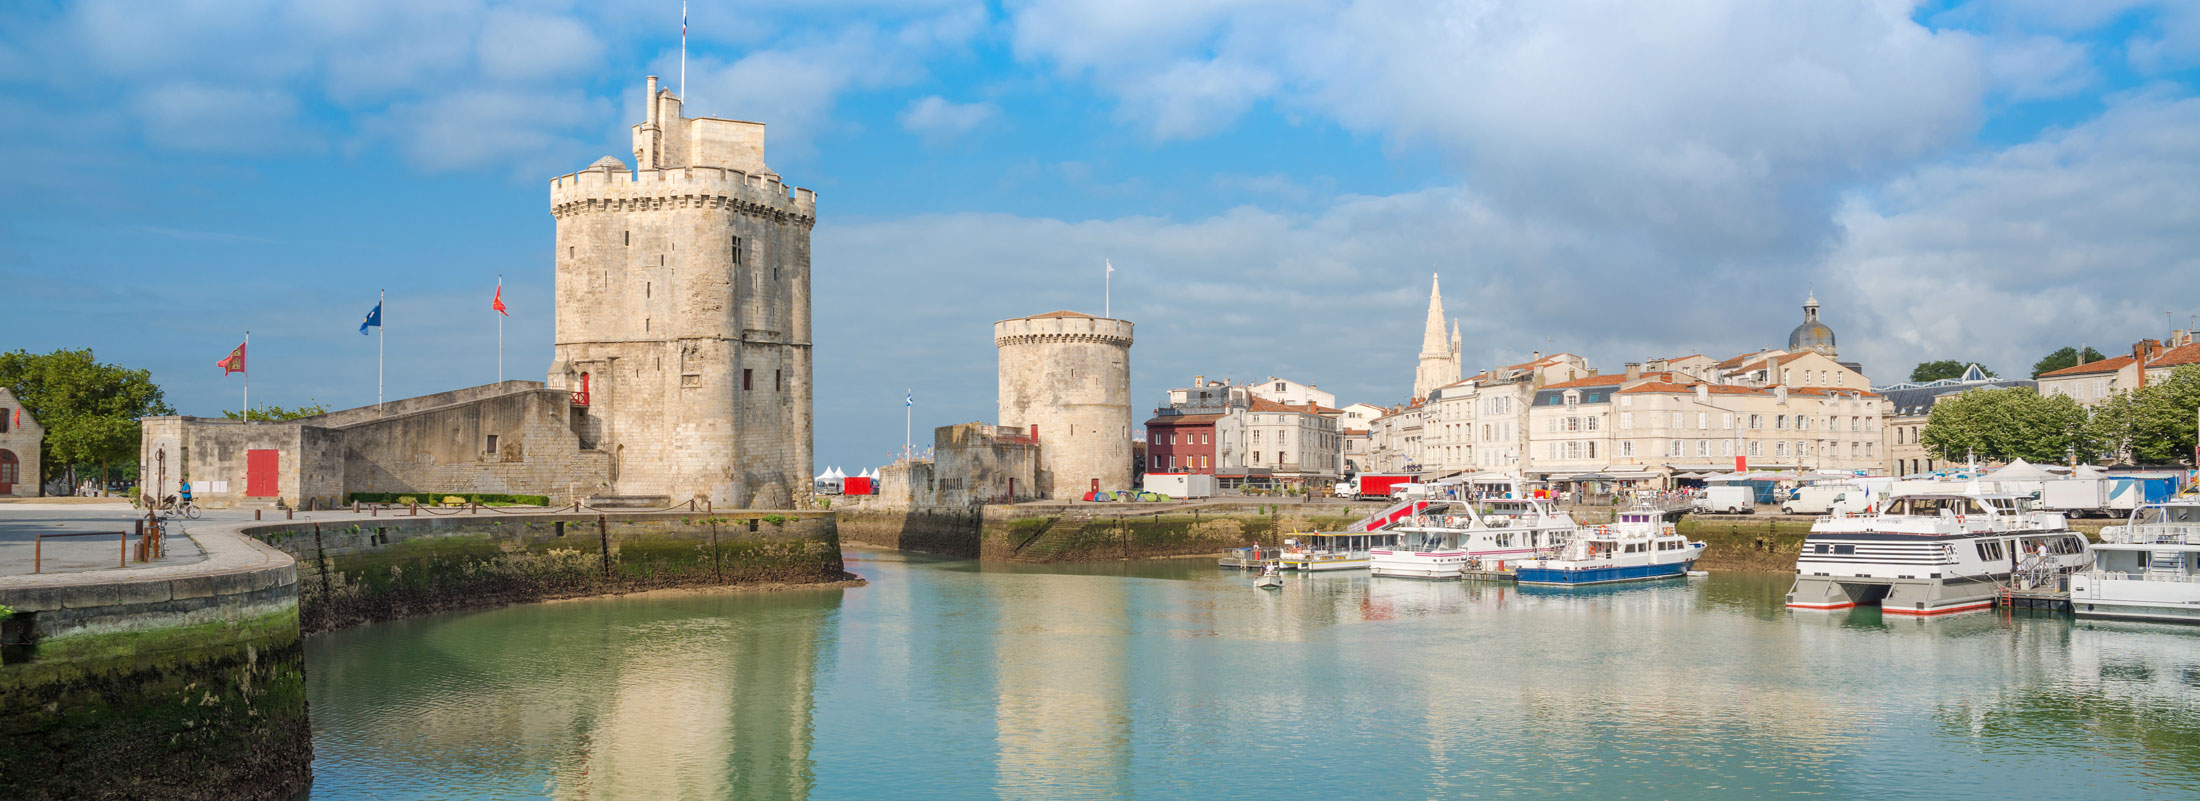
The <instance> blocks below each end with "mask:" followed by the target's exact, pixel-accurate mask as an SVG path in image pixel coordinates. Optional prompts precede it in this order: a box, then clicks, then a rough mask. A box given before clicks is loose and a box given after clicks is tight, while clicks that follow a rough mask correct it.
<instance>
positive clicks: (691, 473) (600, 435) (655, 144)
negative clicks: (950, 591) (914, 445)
mask: <svg viewBox="0 0 2200 801" xmlns="http://www.w3.org/2000/svg"><path fill="white" fill-rule="evenodd" d="M634 158H635V164H636V169H632V170H629V169H628V168H627V166H626V164H625V163H624V162H622V161H620V160H619V159H617V158H614V157H611V156H605V157H604V158H603V159H601V160H599V161H597V162H596V163H595V164H594V165H592V166H590V167H589V168H588V169H586V170H583V171H581V172H578V173H574V174H572V175H567V176H563V177H560V178H558V179H556V180H554V181H552V182H551V185H550V210H551V216H552V217H554V218H556V219H557V256H556V258H557V346H556V354H555V356H554V358H553V360H552V362H551V365H550V375H549V383H550V385H551V386H553V387H560V388H564V389H566V390H568V391H570V392H572V393H573V402H572V415H573V417H572V423H573V427H574V430H575V431H577V432H579V433H580V436H581V441H582V446H583V447H586V448H595V449H598V450H602V451H606V452H608V453H610V454H611V457H612V459H611V464H612V467H611V484H612V494H616V495H631V496H664V497H665V498H666V499H667V500H669V501H671V502H673V503H678V502H682V501H686V500H689V499H708V500H710V501H711V502H713V503H714V504H716V505H719V506H724V507H733V508H788V507H792V506H795V505H798V504H800V503H802V502H803V501H805V500H806V499H807V497H808V496H809V492H810V464H811V420H812V417H811V397H812V396H811V384H810V364H811V355H810V228H811V227H812V225H814V224H815V222H816V219H817V203H816V196H815V195H814V194H812V193H811V192H810V190H807V189H790V188H789V187H787V186H785V185H784V184H782V183H780V180H779V175H778V174H777V173H774V172H772V170H771V168H770V167H768V166H765V164H764V125H763V123H756V122H742V121H738V120H725V119H718V118H714V117H699V118H688V117H686V116H683V115H682V113H681V107H680V98H679V97H678V96H676V95H674V94H673V93H672V92H671V91H670V90H665V89H660V88H658V86H657V78H656V76H650V78H649V107H648V112H647V116H646V118H645V119H644V120H643V122H642V123H641V124H639V125H636V126H634Z"/></svg>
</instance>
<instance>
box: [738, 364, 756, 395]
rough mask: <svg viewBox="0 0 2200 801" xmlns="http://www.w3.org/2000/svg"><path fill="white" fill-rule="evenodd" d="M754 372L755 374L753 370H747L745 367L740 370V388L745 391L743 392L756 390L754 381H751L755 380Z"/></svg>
mask: <svg viewBox="0 0 2200 801" xmlns="http://www.w3.org/2000/svg"><path fill="white" fill-rule="evenodd" d="M755 372H756V371H754V370H750V369H749V368H746V367H743V368H741V388H742V389H745V390H746V389H755V388H756V385H755V381H754V380H753V379H754V378H755Z"/></svg>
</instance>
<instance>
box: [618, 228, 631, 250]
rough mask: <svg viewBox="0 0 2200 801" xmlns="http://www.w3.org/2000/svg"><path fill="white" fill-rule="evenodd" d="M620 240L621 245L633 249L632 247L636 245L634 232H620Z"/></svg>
mask: <svg viewBox="0 0 2200 801" xmlns="http://www.w3.org/2000/svg"><path fill="white" fill-rule="evenodd" d="M619 240H620V241H619V244H621V245H626V246H629V247H632V246H633V244H634V232H633V231H620V232H619Z"/></svg>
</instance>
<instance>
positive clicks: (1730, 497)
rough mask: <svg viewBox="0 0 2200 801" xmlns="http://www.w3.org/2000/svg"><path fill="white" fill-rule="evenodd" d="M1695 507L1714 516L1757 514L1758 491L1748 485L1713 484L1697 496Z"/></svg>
mask: <svg viewBox="0 0 2200 801" xmlns="http://www.w3.org/2000/svg"><path fill="white" fill-rule="evenodd" d="M1695 507H1696V511H1699V512H1709V513H1713V514H1729V515H1731V514H1743V515H1749V514H1756V513H1757V490H1756V488H1754V487H1751V486H1749V485H1748V484H1712V485H1710V486H1708V487H1704V488H1703V494H1702V495H1699V496H1696V503H1695Z"/></svg>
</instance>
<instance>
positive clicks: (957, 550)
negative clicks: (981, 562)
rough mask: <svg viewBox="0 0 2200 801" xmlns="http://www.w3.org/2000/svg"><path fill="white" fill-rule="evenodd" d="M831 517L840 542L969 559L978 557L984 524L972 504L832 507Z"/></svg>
mask: <svg viewBox="0 0 2200 801" xmlns="http://www.w3.org/2000/svg"><path fill="white" fill-rule="evenodd" d="M833 517H834V518H836V519H837V520H838V522H839V526H840V538H841V541H843V542H852V543H855V544H858V545H868V546H871V547H874V548H892V549H894V550H897V551H918V552H922V553H936V554H940V555H943V556H961V557H970V558H975V557H977V556H978V532H979V530H980V529H981V528H982V527H983V524H984V520H983V517H982V515H981V513H980V511H979V510H978V509H977V508H976V507H972V508H968V509H945V508H942V509H923V508H917V509H912V508H909V507H906V506H884V505H872V506H848V507H844V508H837V509H835V510H834V512H833Z"/></svg>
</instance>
